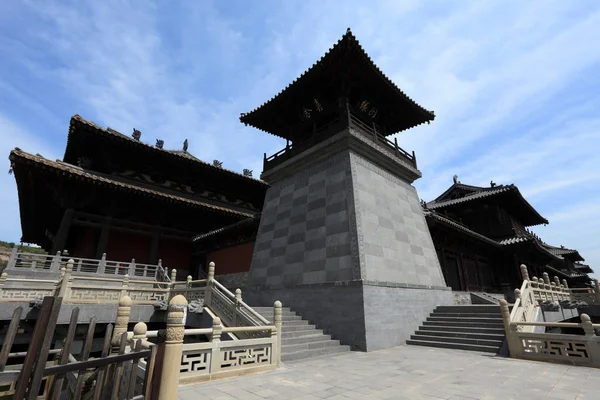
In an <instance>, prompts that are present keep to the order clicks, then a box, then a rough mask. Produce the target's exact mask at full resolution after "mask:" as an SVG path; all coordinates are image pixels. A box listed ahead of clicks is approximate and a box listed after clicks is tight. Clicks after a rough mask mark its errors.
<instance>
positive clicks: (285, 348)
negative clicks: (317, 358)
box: [281, 339, 340, 354]
mask: <svg viewBox="0 0 600 400" xmlns="http://www.w3.org/2000/svg"><path fill="white" fill-rule="evenodd" d="M339 345H340V341H339V340H331V339H325V340H320V341H317V342H308V343H298V344H283V342H282V343H281V354H286V353H295V352H297V351H301V350H311V349H324V348H327V347H334V346H339Z"/></svg>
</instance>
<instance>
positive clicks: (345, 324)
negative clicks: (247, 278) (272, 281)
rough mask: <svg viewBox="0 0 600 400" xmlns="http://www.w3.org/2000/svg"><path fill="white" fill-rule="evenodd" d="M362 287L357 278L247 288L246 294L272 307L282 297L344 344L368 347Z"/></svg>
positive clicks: (254, 302) (255, 302)
mask: <svg viewBox="0 0 600 400" xmlns="http://www.w3.org/2000/svg"><path fill="white" fill-rule="evenodd" d="M362 290H363V288H362V283H361V282H360V281H354V282H346V283H344V284H339V285H337V286H336V285H334V284H316V285H306V286H298V287H294V288H286V289H270V290H258V291H244V294H243V296H244V301H246V303H248V304H250V305H254V306H263V307H272V306H273V303H274V302H275V301H276V300H279V301H281V302H282V304H283V306H284V307H291V308H292V310H294V311H297V312H298V313H300V314H301V315H302V316H303V317H304V319H306V320H308V321H310V323H311V324H314V325H316V326H317V328H318V329H322V330H323V331H324V333H325V334H328V335H331V336H332V337H333V338H334V339H336V340H339V341H340V342H341V343H342V344H345V345H349V346H350V347H351V348H352V349H353V350H362V351H366V350H367V346H366V341H365V340H366V338H365V321H364V313H363V295H362Z"/></svg>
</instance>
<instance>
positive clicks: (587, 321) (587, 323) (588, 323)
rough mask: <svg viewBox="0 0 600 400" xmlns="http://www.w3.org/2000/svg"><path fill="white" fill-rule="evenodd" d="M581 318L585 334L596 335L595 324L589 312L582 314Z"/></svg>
mask: <svg viewBox="0 0 600 400" xmlns="http://www.w3.org/2000/svg"><path fill="white" fill-rule="evenodd" d="M579 318H580V319H581V325H582V326H583V332H584V334H585V336H594V335H595V333H594V325H593V324H592V320H591V318H590V316H589V315H587V314H581V315H580V316H579Z"/></svg>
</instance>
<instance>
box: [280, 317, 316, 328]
mask: <svg viewBox="0 0 600 400" xmlns="http://www.w3.org/2000/svg"><path fill="white" fill-rule="evenodd" d="M306 325H309V324H308V321H307V320H305V319H295V320H290V321H282V327H283V328H286V327H290V326H306Z"/></svg>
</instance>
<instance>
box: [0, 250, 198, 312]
mask: <svg viewBox="0 0 600 400" xmlns="http://www.w3.org/2000/svg"><path fill="white" fill-rule="evenodd" d="M75 267H76V264H75V262H74V260H69V261H68V262H67V264H66V267H63V268H61V270H60V275H59V279H58V280H47V279H46V280H44V279H34V278H27V279H25V278H10V277H9V275H8V273H6V272H4V273H3V274H2V275H1V276H0V302H30V301H34V300H37V299H39V298H41V297H44V296H59V297H62V298H63V303H75V304H117V303H118V302H119V299H120V298H121V297H123V296H129V297H131V299H132V301H133V303H134V304H138V305H154V304H155V303H156V302H157V301H161V300H162V301H165V302H168V301H169V300H170V299H171V298H173V297H174V296H176V295H178V294H182V295H184V296H185V297H186V298H187V299H188V300H189V301H193V300H200V301H203V299H204V296H205V292H206V280H205V279H203V280H197V281H194V280H192V277H191V276H188V279H187V280H186V281H183V282H181V281H179V282H177V281H175V276H176V274H177V270H174V269H173V270H171V279H170V281H169V282H165V283H164V284H158V283H157V282H155V281H149V280H139V279H130V277H129V275H127V274H126V275H124V276H119V277H118V278H117V277H114V278H111V277H107V276H88V275H80V274H76V273H74V270H75Z"/></svg>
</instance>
